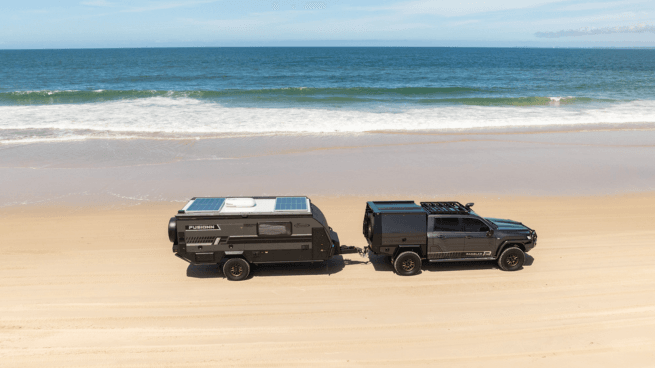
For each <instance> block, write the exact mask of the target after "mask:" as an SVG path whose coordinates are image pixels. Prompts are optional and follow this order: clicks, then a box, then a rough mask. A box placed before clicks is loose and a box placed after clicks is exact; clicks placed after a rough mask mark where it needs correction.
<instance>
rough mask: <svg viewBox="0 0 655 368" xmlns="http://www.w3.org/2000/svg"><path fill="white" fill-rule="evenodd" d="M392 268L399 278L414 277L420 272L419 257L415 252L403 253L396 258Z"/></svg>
mask: <svg viewBox="0 0 655 368" xmlns="http://www.w3.org/2000/svg"><path fill="white" fill-rule="evenodd" d="M393 268H394V269H395V270H396V273H398V274H399V275H401V276H412V275H416V274H418V273H419V272H420V271H421V257H419V256H418V254H416V253H415V252H403V253H400V254H399V255H398V257H396V259H395V260H394V262H393Z"/></svg>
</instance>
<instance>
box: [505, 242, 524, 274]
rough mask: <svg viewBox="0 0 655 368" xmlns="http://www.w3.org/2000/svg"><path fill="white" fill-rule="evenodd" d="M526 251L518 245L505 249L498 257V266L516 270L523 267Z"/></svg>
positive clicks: (507, 269)
mask: <svg viewBox="0 0 655 368" xmlns="http://www.w3.org/2000/svg"><path fill="white" fill-rule="evenodd" d="M523 262H525V253H523V251H522V250H521V249H519V248H517V247H510V248H507V249H505V250H504V251H503V252H502V253H501V254H500V257H498V267H500V268H501V269H502V270H504V271H516V270H518V269H521V267H523Z"/></svg>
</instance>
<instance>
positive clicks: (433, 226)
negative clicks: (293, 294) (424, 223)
mask: <svg viewBox="0 0 655 368" xmlns="http://www.w3.org/2000/svg"><path fill="white" fill-rule="evenodd" d="M428 226H429V228H428V231H429V232H428V259H439V258H459V257H460V255H455V254H449V253H451V252H463V251H464V243H465V234H464V232H462V227H461V223H460V218H459V217H453V216H447V217H442V216H430V220H429V221H428Z"/></svg>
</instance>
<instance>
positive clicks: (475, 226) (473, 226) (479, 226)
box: [462, 217, 489, 233]
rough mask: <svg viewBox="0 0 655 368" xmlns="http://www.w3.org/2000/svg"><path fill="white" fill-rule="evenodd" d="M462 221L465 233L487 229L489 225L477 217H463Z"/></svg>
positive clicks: (485, 230)
mask: <svg viewBox="0 0 655 368" xmlns="http://www.w3.org/2000/svg"><path fill="white" fill-rule="evenodd" d="M462 222H463V225H464V231H466V232H467V233H474V232H487V231H489V226H487V225H485V223H484V222H482V221H480V220H478V219H474V218H467V217H465V218H463V219H462Z"/></svg>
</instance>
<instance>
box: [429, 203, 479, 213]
mask: <svg viewBox="0 0 655 368" xmlns="http://www.w3.org/2000/svg"><path fill="white" fill-rule="evenodd" d="M421 207H423V208H424V209H425V210H426V211H427V212H428V213H429V214H431V215H437V214H439V215H444V214H450V215H467V214H469V213H471V209H470V208H469V207H466V206H464V205H462V204H461V203H459V202H421Z"/></svg>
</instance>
